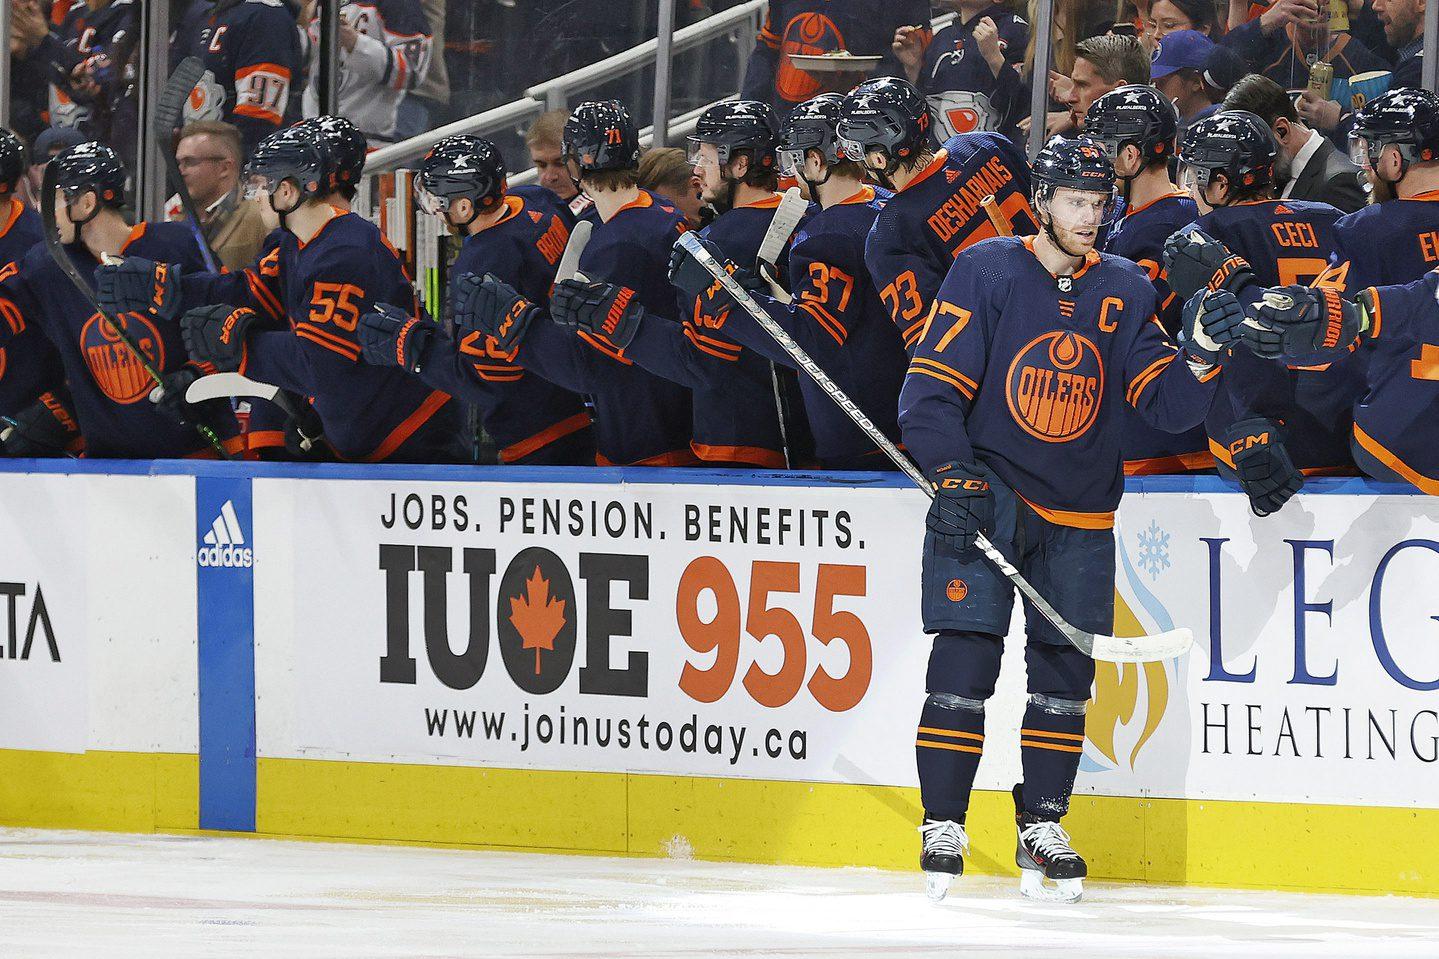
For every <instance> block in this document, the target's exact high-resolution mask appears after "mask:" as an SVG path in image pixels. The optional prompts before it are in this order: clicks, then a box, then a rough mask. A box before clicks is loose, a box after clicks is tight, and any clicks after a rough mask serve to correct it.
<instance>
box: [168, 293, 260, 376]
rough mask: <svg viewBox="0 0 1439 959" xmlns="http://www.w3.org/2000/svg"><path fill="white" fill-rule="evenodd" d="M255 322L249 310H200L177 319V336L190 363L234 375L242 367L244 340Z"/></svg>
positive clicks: (219, 306) (219, 307)
mask: <svg viewBox="0 0 1439 959" xmlns="http://www.w3.org/2000/svg"><path fill="white" fill-rule="evenodd" d="M258 319H259V317H258V316H256V314H255V311H254V310H252V309H250V308H249V307H244V306H242V307H238V308H237V307H233V306H229V305H227V304H225V303H220V304H217V305H215V306H202V307H198V308H196V309H193V310H190V311H189V312H187V313H186V314H185V315H184V316H182V317H180V333H181V335H182V336H184V338H185V349H186V350H187V351H189V353H190V359H191V360H193V361H194V362H196V363H199V364H201V365H204V364H209V365H211V366H213V367H214V368H215V369H216V370H217V371H218V372H221V373H234V372H237V371H238V370H239V369H240V368H241V367H242V366H244V364H245V338H246V337H247V336H248V335H249V332H250V324H251V323H254V322H255V321H256V320H258Z"/></svg>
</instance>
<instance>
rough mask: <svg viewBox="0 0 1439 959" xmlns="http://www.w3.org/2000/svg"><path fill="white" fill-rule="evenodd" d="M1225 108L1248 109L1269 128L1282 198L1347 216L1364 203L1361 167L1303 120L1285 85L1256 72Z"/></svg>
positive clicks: (1238, 87) (1240, 85) (1226, 100)
mask: <svg viewBox="0 0 1439 959" xmlns="http://www.w3.org/2000/svg"><path fill="white" fill-rule="evenodd" d="M1224 109H1226V110H1247V111H1249V112H1250V113H1253V114H1256V115H1257V116H1258V117H1259V118H1260V119H1262V120H1263V121H1264V122H1265V123H1267V124H1269V130H1270V132H1271V133H1272V134H1273V135H1274V140H1275V142H1277V143H1278V144H1279V162H1278V164H1277V165H1276V167H1277V168H1276V170H1275V182H1276V183H1282V184H1283V189H1282V190H1281V191H1280V193H1279V196H1280V197H1281V198H1285V199H1294V200H1315V201H1318V202H1321V203H1328V204H1329V205H1330V206H1334V207H1338V208H1339V209H1340V210H1343V211H1344V212H1345V213H1353V212H1354V211H1355V210H1357V209H1359V208H1360V207H1361V206H1363V205H1364V203H1365V195H1364V188H1363V186H1362V185H1361V183H1360V179H1359V168H1358V167H1356V166H1355V165H1354V164H1353V163H1351V162H1349V158H1348V157H1346V156H1345V155H1344V154H1342V153H1340V152H1339V151H1338V150H1336V149H1335V148H1334V144H1332V143H1330V142H1329V140H1328V139H1326V138H1325V137H1324V136H1323V135H1322V134H1320V133H1319V131H1318V130H1313V129H1311V128H1310V127H1309V126H1307V125H1306V124H1305V123H1304V122H1303V121H1302V120H1300V119H1299V116H1298V114H1297V113H1296V112H1295V110H1294V104H1293V102H1292V101H1290V99H1289V94H1287V93H1285V92H1284V88H1283V87H1281V86H1279V84H1277V83H1275V82H1274V81H1273V80H1270V79H1269V78H1268V77H1263V76H1260V75H1258V74H1250V75H1249V76H1247V77H1245V78H1244V79H1243V80H1240V81H1239V82H1238V83H1236V84H1235V85H1234V89H1232V90H1230V91H1229V95H1228V96H1227V97H1225V98H1224Z"/></svg>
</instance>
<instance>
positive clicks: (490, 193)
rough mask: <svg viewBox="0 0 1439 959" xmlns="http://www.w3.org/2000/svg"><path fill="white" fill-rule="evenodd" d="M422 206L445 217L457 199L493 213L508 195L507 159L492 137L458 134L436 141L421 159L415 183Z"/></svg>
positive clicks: (481, 211)
mask: <svg viewBox="0 0 1439 959" xmlns="http://www.w3.org/2000/svg"><path fill="white" fill-rule="evenodd" d="M415 186H416V192H417V195H418V197H419V201H420V207H421V208H422V209H423V210H424V211H425V212H426V213H430V214H434V215H436V216H442V215H444V214H445V213H447V212H449V209H450V204H451V203H453V202H454V201H455V200H461V199H464V200H469V201H470V202H471V203H473V204H474V205H475V212H476V214H480V213H489V212H490V211H492V210H494V209H495V208H496V207H498V206H499V205H500V201H502V200H503V199H504V197H505V161H504V158H503V157H502V156H501V155H500V151H499V148H497V147H496V146H495V145H494V144H493V143H491V142H490V141H489V140H485V139H483V138H481V137H476V136H469V135H468V134H458V135H456V136H451V137H446V138H445V139H443V140H441V141H440V142H439V143H436V144H435V145H434V146H433V147H432V148H431V149H430V152H429V153H427V154H426V155H425V158H424V159H423V160H422V161H420V171H419V176H418V179H417V182H416V184H415Z"/></svg>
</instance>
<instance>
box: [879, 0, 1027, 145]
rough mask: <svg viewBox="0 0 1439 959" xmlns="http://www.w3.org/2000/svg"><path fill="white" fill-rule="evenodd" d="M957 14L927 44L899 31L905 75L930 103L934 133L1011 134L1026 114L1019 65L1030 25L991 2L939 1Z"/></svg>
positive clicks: (919, 34) (897, 46) (917, 33)
mask: <svg viewBox="0 0 1439 959" xmlns="http://www.w3.org/2000/svg"><path fill="white" fill-rule="evenodd" d="M940 5H941V6H944V7H948V8H950V9H952V10H955V11H956V12H957V13H958V17H956V19H955V22H954V23H952V24H950V25H949V26H947V27H945V28H944V29H943V30H941V31H939V33H937V34H935V35H934V38H933V40H932V41H931V42H930V43H928V44H927V45H926V44H924V43H923V42H921V41H922V38H923V36H924V32H923V31H922V30H917V29H915V28H914V27H900V29H899V31H898V32H897V33H896V34H895V42H894V52H895V55H896V56H897V57H898V59H899V62H900V64H901V65H903V67H904V72H905V76H906V77H908V78H909V82H910V83H913V84H914V85H915V86H916V87H917V88H918V89H919V92H920V93H923V94H924V95H925V98H926V99H927V100H928V101H929V107H930V113H931V114H933V116H934V120H935V124H936V135H937V137H938V139H939V140H940V141H941V142H943V141H945V140H948V139H949V138H950V137H952V136H954V135H955V134H956V133H969V132H971V131H973V130H1009V129H1012V128H1013V126H1014V124H1015V122H1017V121H1018V119H1019V114H1021V112H1023V111H1027V109H1028V104H1027V103H1026V102H1025V99H1026V97H1025V88H1024V81H1023V80H1021V79H1020V76H1019V68H1018V65H1019V64H1020V63H1022V62H1023V60H1024V52H1025V47H1026V45H1027V44H1028V43H1029V24H1027V23H1025V22H1024V21H1023V20H1022V19H1020V18H1019V17H1018V16H1016V15H1015V14H1014V13H1013V12H1012V11H1011V10H1010V9H1009V8H1008V7H1006V6H1004V5H1003V4H1000V3H995V2H993V0H941V4H940Z"/></svg>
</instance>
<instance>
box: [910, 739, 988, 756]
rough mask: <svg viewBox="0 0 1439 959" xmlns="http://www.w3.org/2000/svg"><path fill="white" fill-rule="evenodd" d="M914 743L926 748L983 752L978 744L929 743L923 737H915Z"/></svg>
mask: <svg viewBox="0 0 1439 959" xmlns="http://www.w3.org/2000/svg"><path fill="white" fill-rule="evenodd" d="M914 744H915V745H916V746H923V747H924V748H926V749H952V750H954V751H955V752H957V753H974V754H976V755H982V754H983V753H984V750H983V749H980V748H979V747H978V746H961V745H960V744H959V743H929V742H925V741H924V740H923V739H916V740H915V741H914Z"/></svg>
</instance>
